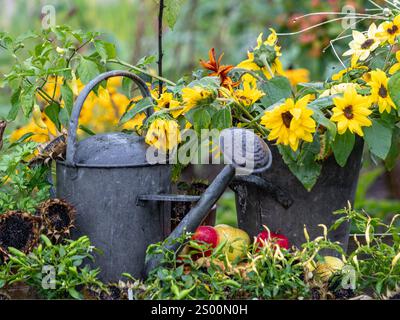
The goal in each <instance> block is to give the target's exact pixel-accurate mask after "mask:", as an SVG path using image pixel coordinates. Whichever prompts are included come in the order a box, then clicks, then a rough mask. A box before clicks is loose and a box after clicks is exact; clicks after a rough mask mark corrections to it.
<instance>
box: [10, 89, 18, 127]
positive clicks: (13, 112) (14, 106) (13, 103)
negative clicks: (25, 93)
mask: <svg viewBox="0 0 400 320" xmlns="http://www.w3.org/2000/svg"><path fill="white" fill-rule="evenodd" d="M20 95H21V89H18V90H17V91H15V92H14V93H13V95H12V96H11V109H10V111H9V112H8V115H7V121H14V120H15V118H16V117H17V115H18V111H19V109H20V108H21V101H20Z"/></svg>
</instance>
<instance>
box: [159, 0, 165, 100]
mask: <svg viewBox="0 0 400 320" xmlns="http://www.w3.org/2000/svg"><path fill="white" fill-rule="evenodd" d="M163 16H164V0H160V10H159V13H158V75H159V77H162V76H163V70H162V68H163V66H162V59H163V55H164V54H163V47H162V37H163ZM158 85H159V87H158V96H159V97H160V96H161V94H162V88H163V81H162V80H159V81H158Z"/></svg>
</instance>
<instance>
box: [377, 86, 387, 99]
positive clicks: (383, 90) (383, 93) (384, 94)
mask: <svg viewBox="0 0 400 320" xmlns="http://www.w3.org/2000/svg"><path fill="white" fill-rule="evenodd" d="M378 94H379V96H380V97H381V98H384V99H385V98H387V96H388V92H387V89H386V87H385V86H384V85H381V87H380V88H379V91H378Z"/></svg>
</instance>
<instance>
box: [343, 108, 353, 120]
mask: <svg viewBox="0 0 400 320" xmlns="http://www.w3.org/2000/svg"><path fill="white" fill-rule="evenodd" d="M343 112H344V116H345V117H346V118H347V119H349V120H351V119H353V118H354V114H353V106H351V105H350V106H347V107H346V108H344V110H343Z"/></svg>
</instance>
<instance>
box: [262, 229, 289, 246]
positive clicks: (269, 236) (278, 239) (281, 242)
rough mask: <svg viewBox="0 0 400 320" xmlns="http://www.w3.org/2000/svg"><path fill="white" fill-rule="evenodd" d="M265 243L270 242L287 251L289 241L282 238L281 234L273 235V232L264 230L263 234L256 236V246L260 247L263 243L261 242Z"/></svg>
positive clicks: (284, 237)
mask: <svg viewBox="0 0 400 320" xmlns="http://www.w3.org/2000/svg"><path fill="white" fill-rule="evenodd" d="M261 240H263V241H264V242H267V241H272V242H273V243H274V244H277V245H278V246H279V247H280V248H283V249H289V247H290V245H289V239H288V238H287V237H286V236H284V235H283V234H279V233H274V232H268V231H267V230H264V231H263V232H260V233H259V234H258V235H257V240H256V242H257V244H258V245H259V246H260V247H262V246H263V243H262V241H261Z"/></svg>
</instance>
